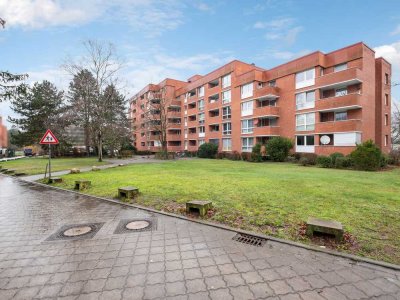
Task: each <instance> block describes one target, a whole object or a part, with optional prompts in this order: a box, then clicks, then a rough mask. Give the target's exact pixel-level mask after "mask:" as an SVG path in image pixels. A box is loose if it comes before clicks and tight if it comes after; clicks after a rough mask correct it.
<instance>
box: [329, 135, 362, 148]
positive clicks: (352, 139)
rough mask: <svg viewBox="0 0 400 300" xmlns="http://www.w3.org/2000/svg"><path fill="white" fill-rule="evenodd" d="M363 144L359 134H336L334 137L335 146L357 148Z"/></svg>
mask: <svg viewBox="0 0 400 300" xmlns="http://www.w3.org/2000/svg"><path fill="white" fill-rule="evenodd" d="M359 143H361V134H360V133H358V132H346V133H335V134H334V135H333V145H334V146H355V145H356V144H359Z"/></svg>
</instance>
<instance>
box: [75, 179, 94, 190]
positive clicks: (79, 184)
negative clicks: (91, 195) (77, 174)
mask: <svg viewBox="0 0 400 300" xmlns="http://www.w3.org/2000/svg"><path fill="white" fill-rule="evenodd" d="M91 185H92V182H91V181H90V180H76V181H75V187H74V189H75V190H79V191H80V190H84V189H87V188H90V186H91Z"/></svg>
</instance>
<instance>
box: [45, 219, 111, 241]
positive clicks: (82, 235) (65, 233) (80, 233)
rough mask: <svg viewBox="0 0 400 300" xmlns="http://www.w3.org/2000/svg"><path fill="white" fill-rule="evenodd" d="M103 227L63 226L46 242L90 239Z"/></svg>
mask: <svg viewBox="0 0 400 300" xmlns="http://www.w3.org/2000/svg"><path fill="white" fill-rule="evenodd" d="M103 225H104V223H85V224H70V225H64V226H62V227H61V228H60V229H58V230H57V232H55V233H54V234H52V235H51V236H49V237H48V238H47V239H46V241H57V240H81V239H91V238H92V237H94V236H95V234H96V233H97V232H98V231H99V230H100V228H101V227H102V226H103Z"/></svg>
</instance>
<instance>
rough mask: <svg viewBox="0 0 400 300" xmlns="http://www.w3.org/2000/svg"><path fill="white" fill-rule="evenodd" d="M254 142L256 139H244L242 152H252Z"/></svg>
mask: <svg viewBox="0 0 400 300" xmlns="http://www.w3.org/2000/svg"><path fill="white" fill-rule="evenodd" d="M253 142H254V138H252V137H249V138H242V151H243V152H251V150H253Z"/></svg>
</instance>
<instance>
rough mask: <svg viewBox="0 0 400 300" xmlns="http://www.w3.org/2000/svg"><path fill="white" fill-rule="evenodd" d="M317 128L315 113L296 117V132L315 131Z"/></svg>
mask: <svg viewBox="0 0 400 300" xmlns="http://www.w3.org/2000/svg"><path fill="white" fill-rule="evenodd" d="M314 128H315V113H309V114H302V115H296V130H297V131H305V130H314Z"/></svg>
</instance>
